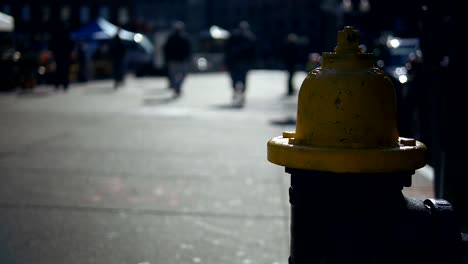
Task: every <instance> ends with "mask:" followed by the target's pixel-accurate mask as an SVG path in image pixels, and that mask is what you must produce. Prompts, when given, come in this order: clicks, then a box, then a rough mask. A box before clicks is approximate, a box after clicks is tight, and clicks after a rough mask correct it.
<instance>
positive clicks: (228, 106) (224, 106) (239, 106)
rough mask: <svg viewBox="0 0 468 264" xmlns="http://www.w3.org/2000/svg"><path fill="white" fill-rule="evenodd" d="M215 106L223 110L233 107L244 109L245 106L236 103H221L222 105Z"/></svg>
mask: <svg viewBox="0 0 468 264" xmlns="http://www.w3.org/2000/svg"><path fill="white" fill-rule="evenodd" d="M213 108H216V109H222V110H231V109H235V110H236V109H242V108H244V106H243V105H236V104H221V105H215V106H213Z"/></svg>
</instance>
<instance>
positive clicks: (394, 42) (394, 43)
mask: <svg viewBox="0 0 468 264" xmlns="http://www.w3.org/2000/svg"><path fill="white" fill-rule="evenodd" d="M398 46H400V41H399V40H398V39H391V40H390V47H392V48H398Z"/></svg>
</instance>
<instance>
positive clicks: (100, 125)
mask: <svg viewBox="0 0 468 264" xmlns="http://www.w3.org/2000/svg"><path fill="white" fill-rule="evenodd" d="M304 77H305V74H304V73H301V74H298V75H297V76H296V79H295V82H296V84H297V85H300V83H301V82H302V80H303V78H304ZM285 85H286V75H285V73H283V72H278V71H254V72H253V73H252V74H251V75H250V76H249V79H248V88H247V89H248V92H247V99H246V106H245V107H244V108H242V109H236V108H232V107H230V101H231V90H230V87H229V79H228V76H227V74H225V73H207V74H196V75H195V74H193V75H190V76H189V77H188V79H187V80H186V83H185V86H184V90H183V95H182V97H181V98H178V99H172V94H171V92H170V90H169V89H168V88H167V82H166V79H165V78H159V77H144V78H134V77H132V76H128V78H127V81H126V85H125V86H124V87H122V88H120V89H118V90H114V89H113V88H112V87H113V83H112V82H111V81H110V80H102V81H93V82H89V83H87V84H73V85H72V86H71V89H70V90H69V91H68V92H61V91H59V92H55V91H53V89H52V88H50V87H38V89H37V90H36V91H35V92H33V93H22V94H17V93H3V94H0V120H1V123H2V124H1V129H0V183H1V184H0V264H3V263H8V264H10V263H12V264H31V263H34V264H59V263H60V264H61V263H67V264H74V263H76V264H87V263H99V264H102V263H112V264H117V263H122V264H171V263H178V264H186V263H207V264H220V263H223V264H229V263H238V264H260V263H261V264H286V263H287V258H288V255H289V249H288V246H289V203H288V187H289V179H288V175H287V174H285V173H284V168H283V167H280V166H277V165H274V164H272V163H269V162H268V161H267V159H266V151H267V149H266V143H267V141H268V140H269V139H270V138H272V137H275V136H278V135H281V133H282V131H284V130H294V129H295V126H294V125H293V124H283V125H277V124H273V123H272V122H273V121H278V120H282V119H283V118H287V117H295V115H296V103H297V98H296V97H294V96H293V97H291V98H286V97H284V96H283V95H284V94H285V92H286V87H285ZM430 177H431V171H430V168H424V169H422V170H418V172H417V174H416V175H415V176H414V177H413V180H414V181H413V187H412V188H408V189H405V191H404V192H405V193H406V194H407V195H408V196H412V197H427V196H432V183H431V181H430Z"/></svg>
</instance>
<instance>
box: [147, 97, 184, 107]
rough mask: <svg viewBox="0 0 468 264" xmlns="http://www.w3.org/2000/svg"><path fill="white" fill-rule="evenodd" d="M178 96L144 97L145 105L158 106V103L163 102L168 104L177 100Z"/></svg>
mask: <svg viewBox="0 0 468 264" xmlns="http://www.w3.org/2000/svg"><path fill="white" fill-rule="evenodd" d="M176 100H177V98H174V97H172V96H171V97H156V98H144V99H143V105H145V106H156V105H162V104H168V103H171V102H174V101H176Z"/></svg>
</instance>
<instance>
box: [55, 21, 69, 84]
mask: <svg viewBox="0 0 468 264" xmlns="http://www.w3.org/2000/svg"><path fill="white" fill-rule="evenodd" d="M73 48H74V43H73V40H72V39H71V35H70V29H69V26H68V24H62V25H60V26H59V28H58V29H57V30H56V31H55V32H54V34H53V35H52V39H51V47H50V49H51V51H52V54H53V57H54V60H55V81H54V85H55V89H59V88H60V86H62V88H63V90H64V91H67V90H68V85H69V83H70V79H69V74H70V65H71V54H72V51H73Z"/></svg>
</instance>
